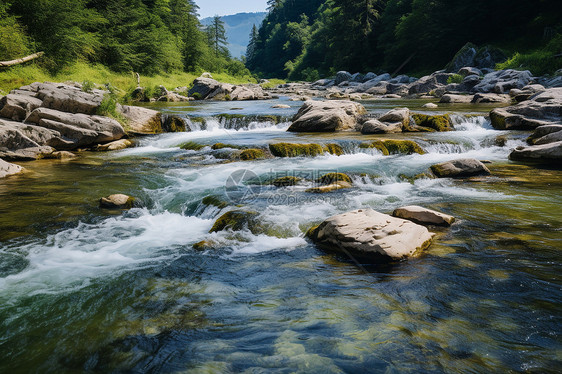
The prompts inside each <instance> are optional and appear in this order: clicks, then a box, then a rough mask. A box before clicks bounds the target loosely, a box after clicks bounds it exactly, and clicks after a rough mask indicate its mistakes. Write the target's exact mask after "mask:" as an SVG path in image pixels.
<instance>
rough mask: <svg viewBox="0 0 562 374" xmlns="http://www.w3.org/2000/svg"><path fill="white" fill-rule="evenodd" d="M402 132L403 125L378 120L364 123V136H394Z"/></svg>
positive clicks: (362, 129)
mask: <svg viewBox="0 0 562 374" xmlns="http://www.w3.org/2000/svg"><path fill="white" fill-rule="evenodd" d="M399 132H402V123H400V122H394V123H388V122H381V121H379V120H378V119H371V120H368V121H367V122H365V123H363V127H362V128H361V133H362V134H394V133H399Z"/></svg>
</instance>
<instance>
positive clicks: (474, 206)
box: [0, 97, 562, 373]
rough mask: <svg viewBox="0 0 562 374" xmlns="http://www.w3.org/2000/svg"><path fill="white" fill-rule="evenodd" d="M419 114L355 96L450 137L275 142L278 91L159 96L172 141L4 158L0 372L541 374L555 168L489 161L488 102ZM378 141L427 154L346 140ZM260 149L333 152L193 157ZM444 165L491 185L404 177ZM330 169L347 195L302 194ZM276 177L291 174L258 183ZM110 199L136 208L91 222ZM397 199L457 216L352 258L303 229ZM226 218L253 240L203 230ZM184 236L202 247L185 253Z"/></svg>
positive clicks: (516, 141) (282, 127)
mask: <svg viewBox="0 0 562 374" xmlns="http://www.w3.org/2000/svg"><path fill="white" fill-rule="evenodd" d="M424 103H427V101H423V100H379V101H369V102H365V103H363V104H364V105H365V107H366V108H367V110H368V111H369V112H370V113H376V112H380V113H382V112H385V111H387V110H389V109H392V108H394V107H399V106H408V107H409V108H410V109H411V110H412V111H415V112H422V113H442V112H449V113H452V118H453V122H454V126H455V130H456V131H452V132H445V133H419V134H398V135H397V134H392V135H385V136H375V135H372V136H367V135H361V134H359V133H339V134H294V133H288V132H286V130H287V128H288V127H289V124H290V123H289V120H290V118H291V116H292V115H294V114H295V113H296V112H297V110H298V108H299V107H300V106H301V105H302V103H301V102H292V101H289V99H288V98H286V97H281V98H280V99H278V100H273V101H260V102H237V103H233V102H196V103H178V104H162V103H159V104H152V105H151V107H154V108H157V109H159V110H161V111H162V112H164V113H166V114H175V115H180V116H183V117H185V118H186V120H187V122H188V125H189V126H190V129H191V130H192V131H190V132H184V133H171V134H162V135H156V136H148V137H143V138H138V139H137V145H136V147H134V148H130V149H126V150H123V151H117V152H111V153H90V152H85V153H83V154H82V155H81V157H80V158H78V159H76V160H69V161H52V160H40V161H36V162H31V163H25V164H22V165H23V166H24V167H25V168H26V169H27V172H26V173H25V174H23V175H21V176H18V177H11V178H8V179H5V180H2V181H0V212H1V214H0V372H2V373H20V372H21V373H45V372H94V373H97V372H99V373H105V372H150V373H180V372H181V373H184V372H185V373H190V372H211V373H225V372H226V373H228V372H248V373H250V372H251V373H256V372H275V373H293V372H323V373H356V372H375V373H398V372H400V373H422V372H423V373H443V372H446V373H455V372H458V373H461V372H462V373H465V372H474V373H489V372H502V373H505V372H536V373H548V372H551V373H555V372H557V371H558V370H559V368H560V365H561V363H562V344H561V338H560V335H561V333H562V331H561V326H562V289H561V288H562V266H561V262H562V252H561V249H562V211H561V209H560V207H561V206H562V198H561V195H560V192H561V191H562V171H561V170H556V169H553V168H547V167H540V168H538V167H535V166H530V165H525V164H519V163H513V162H510V161H508V155H509V152H510V150H511V149H513V148H515V147H516V146H518V145H523V144H524V143H525V138H526V137H527V136H528V133H525V132H518V131H507V132H506V131H496V130H494V129H493V128H492V127H491V126H490V123H489V121H488V120H487V118H486V116H485V115H486V113H487V112H489V110H490V109H491V107H490V106H485V105H478V106H477V105H472V104H471V105H450V106H445V107H440V108H439V109H437V110H433V111H429V112H428V111H427V110H426V109H424V108H422V105H423V104H424ZM275 104H287V105H289V106H290V108H286V109H273V108H272V106H273V105H275ZM222 114H228V115H227V116H224V115H222ZM268 116H269V117H268ZM498 137H500V140H501V141H500V140H498ZM379 138H392V139H413V140H416V142H417V143H418V144H419V145H420V146H422V148H424V149H425V150H426V151H427V154H424V155H418V154H413V155H391V156H383V155H382V154H380V153H379V152H378V151H377V150H374V149H365V148H361V147H360V144H361V143H362V142H365V141H368V140H374V139H379ZM186 142H195V143H197V144H200V145H203V146H204V147H203V148H201V149H199V150H184V149H181V148H180V147H179V146H180V145H181V144H184V143H186ZM274 142H297V143H322V144H325V143H337V144H339V145H340V146H341V147H342V148H343V150H344V154H343V155H341V156H334V155H323V156H320V157H309V158H305V157H302V158H274V159H266V160H256V161H246V162H244V161H236V162H226V161H225V160H224V159H223V158H219V157H217V152H216V151H213V150H212V149H211V147H210V146H212V145H213V144H215V143H225V144H232V145H236V146H255V147H259V146H264V145H267V144H269V143H274ZM456 158H476V159H479V160H486V161H489V164H487V166H488V167H489V169H490V170H491V172H492V176H490V177H483V178H481V177H479V178H472V179H468V180H467V179H464V180H452V179H430V178H424V177H422V178H419V177H416V176H419V175H420V174H423V173H424V172H426V171H427V169H428V168H429V166H431V165H433V164H435V163H438V162H443V161H447V160H452V159H456ZM333 171H336V172H344V173H347V174H348V175H350V176H351V177H352V179H353V182H354V188H353V189H349V190H343V191H337V192H333V193H330V194H323V195H317V194H311V193H307V192H306V189H307V188H310V187H312V186H313V185H314V182H313V180H314V179H316V178H317V177H319V176H320V175H322V174H325V173H328V172H333ZM286 175H289V176H297V177H301V178H303V179H304V180H305V182H304V183H303V184H300V185H297V186H292V187H284V188H276V187H274V186H271V185H270V184H269V181H271V180H272V179H274V178H277V177H280V176H286ZM113 193H125V194H128V195H131V196H135V197H136V198H137V201H138V202H139V206H138V207H136V208H134V209H132V210H130V211H126V212H121V211H101V210H100V209H99V208H98V206H97V200H98V199H99V198H100V197H101V196H106V195H109V194H113ZM208 196H212V197H214V198H216V199H217V200H220V201H222V202H225V204H227V205H228V206H226V207H222V206H219V207H217V206H214V205H205V204H203V203H202V200H203V199H204V198H205V197H208ZM413 204H415V205H422V206H424V207H428V208H431V209H436V210H439V211H442V212H444V213H447V214H451V215H453V216H455V217H456V218H457V221H456V223H455V224H454V225H453V226H452V227H451V228H448V229H435V232H436V233H437V236H436V239H435V240H434V243H433V245H432V246H431V247H430V248H429V249H428V250H427V251H425V252H424V253H423V254H421V255H420V256H418V257H416V258H412V259H409V260H407V261H403V262H399V263H394V264H387V265H373V264H368V263H362V264H359V265H358V264H356V263H355V262H354V260H353V259H350V258H346V257H345V256H344V257H340V256H337V255H333V254H328V253H325V252H323V251H321V250H319V249H317V248H316V247H315V246H314V245H313V244H311V243H310V242H309V241H308V240H307V239H305V236H304V233H305V232H306V231H307V230H308V229H309V228H310V227H312V226H313V225H316V224H318V223H320V222H321V221H322V220H324V219H325V218H327V217H330V216H332V215H335V214H338V213H342V212H346V211H349V210H352V209H357V208H361V207H370V208H373V209H375V210H377V211H380V212H383V213H390V212H392V211H393V209H395V208H397V207H400V206H404V205H413ZM236 206H243V207H245V208H248V209H251V210H253V211H256V212H258V213H259V220H260V222H261V223H262V226H263V227H265V229H264V230H263V232H260V233H252V232H250V231H247V230H243V231H240V232H235V233H233V232H228V231H227V232H219V233H213V234H209V230H210V229H211V227H212V226H213V223H214V221H215V220H216V218H217V217H218V216H220V215H221V214H222V213H224V212H226V211H228V210H230V209H233V207H236ZM201 241H208V242H212V243H214V244H213V248H210V249H207V250H203V251H198V250H195V249H194V248H193V244H195V243H198V242H201Z"/></svg>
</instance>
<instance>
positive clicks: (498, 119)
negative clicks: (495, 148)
mask: <svg viewBox="0 0 562 374" xmlns="http://www.w3.org/2000/svg"><path fill="white" fill-rule="evenodd" d="M505 118H506V117H505V116H504V115H502V114H500V113H497V112H496V111H495V110H492V111H491V112H490V121H491V122H492V127H493V128H494V129H496V130H506V129H507V124H506V123H505Z"/></svg>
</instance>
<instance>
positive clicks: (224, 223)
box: [209, 209, 259, 233]
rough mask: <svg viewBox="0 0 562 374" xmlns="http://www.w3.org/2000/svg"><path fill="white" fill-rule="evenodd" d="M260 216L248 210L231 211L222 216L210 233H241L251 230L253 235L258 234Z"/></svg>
mask: <svg viewBox="0 0 562 374" xmlns="http://www.w3.org/2000/svg"><path fill="white" fill-rule="evenodd" d="M258 216H259V214H258V213H257V212H253V211H247V210H242V209H238V210H231V211H229V212H226V213H225V214H223V215H222V216H220V217H219V218H218V219H217V220H216V221H215V224H214V225H213V227H212V228H211V230H210V231H209V232H210V233H213V232H219V231H224V230H232V231H240V230H244V229H249V230H250V231H252V232H253V233H256V232H257V231H256V229H257V226H258V222H257V217H258Z"/></svg>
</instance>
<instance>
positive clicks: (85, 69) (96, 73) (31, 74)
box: [0, 63, 256, 94]
mask: <svg viewBox="0 0 562 374" xmlns="http://www.w3.org/2000/svg"><path fill="white" fill-rule="evenodd" d="M199 75H200V74H195V73H185V72H178V73H171V74H161V75H155V76H150V77H149V76H141V78H140V84H141V86H143V87H155V86H160V85H162V86H164V87H166V88H167V89H170V90H172V89H174V88H176V87H186V86H187V87H189V86H190V85H191V84H192V83H193V80H194V79H195V78H197V77H198V76H199ZM213 78H214V79H216V80H218V81H220V82H225V83H232V84H241V83H256V79H255V78H253V77H252V76H244V77H238V76H236V77H235V76H231V75H228V74H225V73H213ZM45 81H49V82H66V81H74V82H80V83H82V82H92V83H96V84H99V85H103V84H107V83H109V84H110V85H111V86H113V87H115V88H117V89H119V90H121V91H124V92H128V91H130V90H132V89H134V88H135V87H136V86H137V80H136V77H135V76H133V74H132V73H130V74H123V73H115V72H113V71H111V70H109V69H108V68H107V67H105V66H103V65H91V64H86V63H76V64H74V65H71V66H68V67H66V68H64V69H63V70H61V71H60V72H59V73H57V74H49V73H48V72H47V71H45V70H44V69H41V68H40V67H38V66H37V65H35V64H29V65H25V66H22V65H20V66H14V67H12V68H9V69H2V70H0V94H6V93H8V92H9V91H10V90H13V89H15V88H18V87H21V86H24V85H26V84H30V83H33V82H45Z"/></svg>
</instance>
